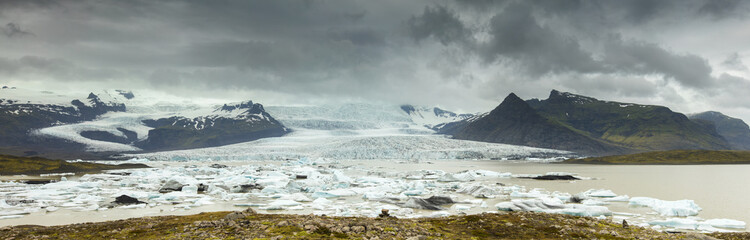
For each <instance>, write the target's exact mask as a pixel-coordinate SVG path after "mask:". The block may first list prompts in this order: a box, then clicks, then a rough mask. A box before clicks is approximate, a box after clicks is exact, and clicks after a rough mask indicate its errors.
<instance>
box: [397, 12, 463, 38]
mask: <svg viewBox="0 0 750 240" xmlns="http://www.w3.org/2000/svg"><path fill="white" fill-rule="evenodd" d="M407 25H408V27H409V33H410V34H411V37H413V38H414V40H416V41H421V40H424V39H425V38H428V37H433V38H435V39H437V40H438V41H440V43H442V44H444V45H447V44H450V43H454V42H460V43H466V41H467V38H469V37H470V34H471V32H470V30H468V29H466V26H464V24H463V22H461V21H460V20H458V17H457V16H456V14H455V13H454V12H453V11H451V10H449V9H447V8H446V7H444V6H435V7H429V6H428V7H425V8H424V12H423V13H422V15H419V16H412V17H411V18H410V19H409V21H408V22H407Z"/></svg>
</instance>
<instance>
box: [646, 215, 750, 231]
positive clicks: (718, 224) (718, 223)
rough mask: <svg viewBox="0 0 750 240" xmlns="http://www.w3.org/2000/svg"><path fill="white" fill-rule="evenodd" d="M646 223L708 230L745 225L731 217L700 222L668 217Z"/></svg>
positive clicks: (736, 227)
mask: <svg viewBox="0 0 750 240" xmlns="http://www.w3.org/2000/svg"><path fill="white" fill-rule="evenodd" d="M648 224H650V225H654V226H663V227H669V228H676V229H688V230H704V231H709V232H716V231H722V230H721V229H717V228H732V229H745V226H746V225H745V222H743V221H737V220H732V219H709V220H706V221H702V222H701V221H698V220H697V219H694V218H669V219H666V220H654V221H650V222H648Z"/></svg>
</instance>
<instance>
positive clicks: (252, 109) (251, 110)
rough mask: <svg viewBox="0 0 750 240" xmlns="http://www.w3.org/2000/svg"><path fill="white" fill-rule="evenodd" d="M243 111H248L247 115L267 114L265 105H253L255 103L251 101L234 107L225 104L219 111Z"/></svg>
mask: <svg viewBox="0 0 750 240" xmlns="http://www.w3.org/2000/svg"><path fill="white" fill-rule="evenodd" d="M243 109H246V111H245V113H247V114H261V113H264V112H266V110H265V109H264V108H263V105H261V104H260V103H253V101H250V100H248V101H245V102H241V103H238V104H234V105H227V104H224V106H221V108H220V109H219V111H225V112H231V111H234V110H243Z"/></svg>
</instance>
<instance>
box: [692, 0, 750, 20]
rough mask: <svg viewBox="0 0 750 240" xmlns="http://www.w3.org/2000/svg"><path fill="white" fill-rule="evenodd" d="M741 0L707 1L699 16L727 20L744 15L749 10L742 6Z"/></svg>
mask: <svg viewBox="0 0 750 240" xmlns="http://www.w3.org/2000/svg"><path fill="white" fill-rule="evenodd" d="M742 4H743V2H742V1H741V0H707V1H706V2H705V3H704V4H703V6H701V7H700V8H699V9H698V13H699V14H704V15H708V16H711V17H713V18H725V17H729V16H734V15H738V14H739V15H740V16H741V15H743V14H745V13H746V12H742V11H743V10H744V11H747V10H748V9H747V8H746V7H747V6H746V5H744V6H743V5H742ZM743 8H744V9H743Z"/></svg>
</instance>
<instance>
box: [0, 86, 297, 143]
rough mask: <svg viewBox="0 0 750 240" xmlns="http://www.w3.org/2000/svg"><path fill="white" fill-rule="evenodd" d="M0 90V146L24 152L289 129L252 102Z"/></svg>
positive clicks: (241, 136)
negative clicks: (76, 95) (1, 130)
mask: <svg viewBox="0 0 750 240" xmlns="http://www.w3.org/2000/svg"><path fill="white" fill-rule="evenodd" d="M1 91H2V92H0V93H1V94H0V120H2V122H3V123H4V124H3V131H4V133H5V134H3V136H2V138H0V148H2V149H13V150H15V149H21V150H23V151H22V152H25V155H36V154H42V155H47V156H49V155H50V154H53V155H55V154H59V153H64V154H63V155H70V154H73V155H75V153H76V152H79V153H96V152H107V153H118V152H132V151H142V150H148V151H157V150H167V149H187V148H196V147H206V146H219V145H224V144H231V143H237V142H243V141H250V140H255V139H258V138H262V137H271V136H281V135H284V134H286V133H287V132H289V130H288V129H287V128H285V127H284V126H283V125H282V124H281V123H279V122H278V121H276V120H275V119H274V118H273V117H272V116H271V115H269V114H268V113H266V112H265V110H264V109H263V106H262V105H261V104H258V103H253V102H252V101H246V102H241V103H232V104H217V103H216V102H215V101H202V99H199V100H191V99H185V98H179V97H173V96H164V95H163V94H158V93H149V92H145V93H144V96H141V95H140V93H133V92H131V91H123V90H104V91H99V92H96V93H90V94H88V97H87V98H85V99H83V100H79V99H77V98H76V97H74V96H70V95H65V94H58V93H53V92H49V91H33V90H26V89H10V88H8V89H2V90H1ZM219 136H220V137H219ZM11 153H15V154H21V153H20V152H18V150H16V152H11Z"/></svg>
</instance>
